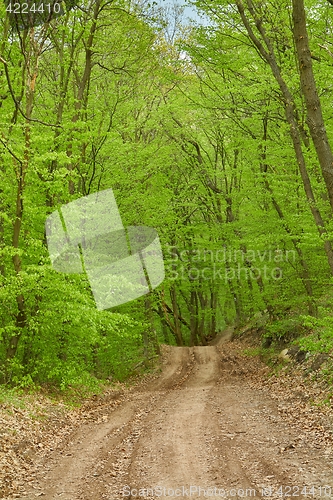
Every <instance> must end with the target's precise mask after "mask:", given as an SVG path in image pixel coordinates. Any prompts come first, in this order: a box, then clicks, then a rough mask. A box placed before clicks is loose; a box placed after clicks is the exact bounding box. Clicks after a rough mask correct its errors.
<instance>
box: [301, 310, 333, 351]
mask: <svg viewBox="0 0 333 500" xmlns="http://www.w3.org/2000/svg"><path fill="white" fill-rule="evenodd" d="M320 312H321V316H320V317H318V318H313V317H312V316H305V315H304V316H301V319H302V321H303V325H304V326H305V327H307V328H309V329H311V334H310V335H308V336H306V337H304V338H302V339H300V342H299V345H300V347H301V348H302V349H303V350H304V351H308V352H310V353H319V352H323V353H331V352H332V351H333V317H332V315H331V311H329V310H325V309H321V311H320Z"/></svg>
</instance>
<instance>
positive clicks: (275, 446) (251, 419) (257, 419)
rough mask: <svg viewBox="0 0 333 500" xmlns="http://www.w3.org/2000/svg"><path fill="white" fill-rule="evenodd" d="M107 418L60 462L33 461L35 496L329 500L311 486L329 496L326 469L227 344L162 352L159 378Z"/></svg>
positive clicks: (82, 432)
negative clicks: (37, 469) (37, 466)
mask: <svg viewBox="0 0 333 500" xmlns="http://www.w3.org/2000/svg"><path fill="white" fill-rule="evenodd" d="M228 336H229V337H230V331H228V332H227V337H228ZM223 340H224V339H223V337H222V340H221V341H222V342H223ZM103 411H104V413H105V410H103ZM108 419H109V421H108V422H105V423H102V424H93V425H91V424H90V425H86V426H83V427H81V428H80V429H78V430H77V432H76V434H75V435H74V436H73V439H72V441H71V442H70V443H69V444H68V445H67V446H66V447H65V449H64V451H63V454H62V455H61V454H60V453H59V452H56V453H54V455H53V456H51V461H50V462H49V463H48V464H45V463H44V464H41V470H42V474H41V477H40V479H39V481H38V483H37V484H36V485H35V486H36V487H37V488H39V489H38V490H35V492H36V491H39V492H42V493H44V496H43V498H45V499H46V500H55V499H64V500H97V499H98V500H102V499H107V500H117V499H120V498H143V497H147V496H149V497H151V498H152V497H155V498H160V497H166V498H170V499H171V498H174V497H175V496H185V497H187V498H188V497H189V496H190V497H193V498H198V497H205V496H206V497H207V496H208V494H209V496H213V497H214V498H216V497H217V498H229V497H230V498H234V499H239V498H244V497H247V496H251V497H256V498H264V497H266V498H267V497H269V498H271V499H281V498H283V497H286V496H298V497H299V498H300V499H302V500H303V499H304V498H312V499H316V500H319V499H320V500H321V499H322V498H325V499H327V498H331V496H329V495H324V494H323V491H324V490H319V487H322V486H324V485H329V486H331V487H332V491H333V480H332V478H333V474H332V472H333V468H332V463H330V461H329V460H328V459H325V458H323V457H321V456H320V455H319V454H318V449H316V448H315V447H313V446H312V445H310V444H309V443H307V442H306V439H305V438H304V436H303V437H300V434H299V433H297V432H296V431H295V429H291V428H290V427H289V426H288V424H287V423H286V421H285V420H283V418H282V417H281V415H280V414H279V413H278V410H277V404H276V402H274V400H273V399H271V398H270V397H269V395H267V394H265V393H263V392H261V391H255V390H254V389H251V388H250V387H249V386H248V385H247V383H246V374H245V375H244V373H243V366H241V365H240V364H239V361H237V359H236V358H235V357H234V356H230V355H229V354H228V344H223V343H222V344H221V345H219V346H206V347H194V348H188V347H170V346H169V347H167V346H165V347H164V356H163V369H162V373H161V375H160V377H158V378H157V379H156V380H154V381H153V382H151V383H149V384H148V385H146V386H143V387H141V388H140V387H139V388H137V389H135V390H134V391H133V392H132V393H131V394H130V395H129V397H127V399H126V400H124V401H123V403H122V405H121V406H120V408H118V409H117V410H115V411H113V412H111V413H110V414H109V415H108ZM290 443H292V446H290ZM281 449H283V450H286V451H283V452H281ZM46 468H48V469H49V471H48V472H47V474H46V475H45V471H46ZM43 474H44V475H45V477H44V478H43V477H42V476H43ZM191 486H192V489H190V488H191ZM279 486H282V490H280V494H278V492H277V490H278V488H279ZM304 486H307V487H308V489H309V488H310V487H311V486H314V488H315V489H314V491H313V494H310V495H308V496H307V497H306V496H305V495H304V491H305V490H304V489H303V490H302V488H304ZM292 487H294V489H288V488H292ZM164 488H165V490H164ZM199 488H201V489H200V490H199ZM209 488H210V490H209ZM214 488H215V490H214ZM269 488H271V489H269ZM297 488H298V489H297ZM140 490H141V491H140ZM131 491H132V495H130V492H131ZM302 491H303V494H302V493H301V492H302ZM308 491H310V490H308ZM327 491H328V490H327ZM35 492H34V493H35ZM30 493H32V491H30ZM172 493H173V494H172ZM179 493H180V495H179ZM264 493H266V495H265V494H264ZM288 493H289V495H288ZM326 493H327V492H326ZM31 498H34V497H33V496H31Z"/></svg>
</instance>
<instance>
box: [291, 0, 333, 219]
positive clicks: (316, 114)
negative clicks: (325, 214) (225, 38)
mask: <svg viewBox="0 0 333 500" xmlns="http://www.w3.org/2000/svg"><path fill="white" fill-rule="evenodd" d="M292 4H293V34H294V39H295V44H296V49H297V58H298V64H299V72H300V82H301V88H302V92H303V95H304V99H305V104H306V111H307V119H306V123H307V125H308V127H309V130H310V134H311V137H312V141H313V144H314V147H315V149H316V153H317V158H318V161H319V164H320V167H321V171H322V174H323V178H324V181H325V184H326V189H327V193H328V199H329V201H330V205H331V209H332V212H333V154H332V150H331V146H330V144H329V141H328V137H327V132H326V128H325V124H324V118H323V114H322V110H321V104H320V99H319V96H318V92H317V87H316V82H315V78H314V74H313V68H312V59H311V52H310V48H309V38H308V33H307V29H306V17H305V10H304V0H293V2H292Z"/></svg>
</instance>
